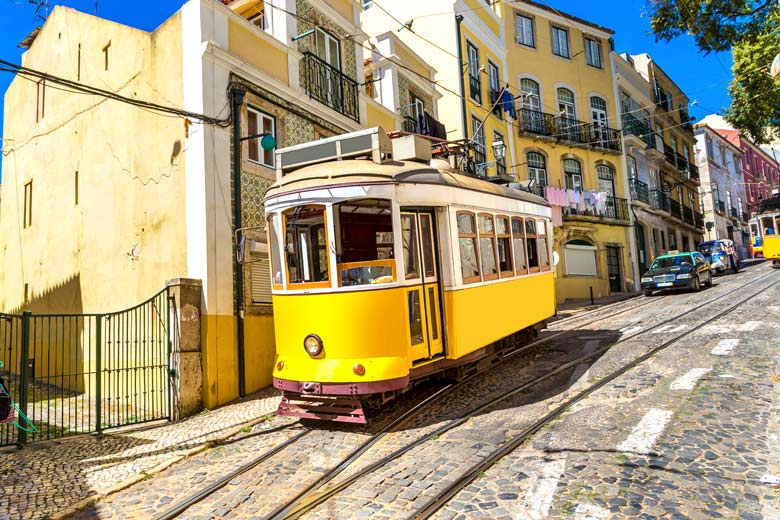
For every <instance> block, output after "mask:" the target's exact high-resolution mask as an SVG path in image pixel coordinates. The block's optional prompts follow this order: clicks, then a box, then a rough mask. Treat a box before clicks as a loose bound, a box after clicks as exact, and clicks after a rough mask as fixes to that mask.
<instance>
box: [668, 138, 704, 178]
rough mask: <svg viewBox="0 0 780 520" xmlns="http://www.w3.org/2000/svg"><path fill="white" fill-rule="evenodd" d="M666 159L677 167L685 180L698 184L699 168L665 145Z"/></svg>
mask: <svg viewBox="0 0 780 520" xmlns="http://www.w3.org/2000/svg"><path fill="white" fill-rule="evenodd" d="M663 151H664V157H665V158H666V161H667V162H668V163H669V164H671V165H672V166H674V167H675V169H676V170H677V171H679V172H680V175H681V176H682V177H683V179H692V180H695V181H697V182H698V180H699V168H698V167H697V166H696V165H695V164H693V163H691V162H690V161H689V160H688V159H686V158H685V156H683V155H680V154H679V153H677V151H676V150H674V149H673V148H672V147H671V146H669V145H668V144H666V142H664V143H663Z"/></svg>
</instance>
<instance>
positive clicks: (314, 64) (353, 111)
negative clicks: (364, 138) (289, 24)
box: [301, 51, 360, 122]
mask: <svg viewBox="0 0 780 520" xmlns="http://www.w3.org/2000/svg"><path fill="white" fill-rule="evenodd" d="M301 67H302V68H303V78H304V83H303V88H304V90H305V92H306V93H307V94H308V95H309V97H310V98H313V99H316V100H317V101H319V102H320V103H322V104H323V105H326V106H328V107H330V108H332V109H333V110H335V111H336V112H338V113H340V114H343V115H345V116H347V117H348V118H350V119H352V120H354V121H357V122H360V108H359V107H360V105H359V103H358V99H359V91H358V84H357V81H355V80H354V79H352V78H350V77H349V76H347V75H345V74H344V73H343V72H341V71H340V70H339V69H337V68H336V67H333V66H332V65H330V64H329V63H327V62H326V61H324V60H322V59H321V58H320V57H318V56H316V55H314V54H312V53H311V52H309V51H306V52H304V53H303V58H302V59H301Z"/></svg>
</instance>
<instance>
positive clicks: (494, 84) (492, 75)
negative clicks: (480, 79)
mask: <svg viewBox="0 0 780 520" xmlns="http://www.w3.org/2000/svg"><path fill="white" fill-rule="evenodd" d="M488 88H489V89H490V106H491V107H495V108H494V109H493V112H494V113H495V112H497V113H499V114H500V112H501V103H499V102H498V101H499V97H500V94H501V80H500V78H499V73H498V66H497V65H496V64H495V63H493V62H491V61H488Z"/></svg>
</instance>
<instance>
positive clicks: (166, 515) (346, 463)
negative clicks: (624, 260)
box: [153, 273, 772, 520]
mask: <svg viewBox="0 0 780 520" xmlns="http://www.w3.org/2000/svg"><path fill="white" fill-rule="evenodd" d="M771 274H772V273H769V274H767V275H763V276H760V277H758V278H755V279H753V280H751V281H749V282H748V283H746V284H743V285H742V286H741V287H746V286H748V285H751V284H753V283H756V282H759V281H761V280H762V279H764V278H766V277H767V276H770V275H771ZM722 297H723V296H717V297H714V298H711V299H710V300H708V301H706V302H704V303H702V304H701V305H706V304H708V303H710V302H712V301H715V300H718V299H720V298H722ZM654 301H655V300H649V301H648V302H646V303H645V302H643V303H642V304H640V305H634V306H631V307H629V308H626V309H620V310H617V311H615V312H612V313H609V314H606V315H599V316H598V317H596V318H594V319H592V320H590V321H587V322H585V323H582V324H577V327H578V329H582V328H584V327H587V326H588V325H591V324H593V323H596V322H599V321H603V320H606V319H609V318H611V317H614V316H618V315H620V314H624V313H626V312H629V311H632V310H634V309H636V308H638V307H641V306H644V305H646V304H649V303H653V302H654ZM681 303H683V302H681ZM599 310H600V309H599ZM581 317H582V316H577V318H581ZM677 317H678V316H675V317H674V318H671V319H667V320H664V321H662V322H660V323H658V324H656V325H654V326H653V327H651V328H648V329H646V330H643V331H641V332H638V333H636V334H632V335H629V336H625V337H623V338H621V339H620V340H619V341H618V342H617V343H620V342H624V341H628V340H630V339H633V338H634V337H636V336H638V335H641V334H644V333H647V332H649V331H651V330H653V329H654V328H658V327H660V326H662V325H664V324H667V323H668V322H669V321H671V320H672V319H677ZM578 329H567V330H564V331H560V332H556V333H554V334H552V335H548V336H547V337H544V338H540V339H539V340H536V341H534V342H532V343H529V344H527V345H524V346H522V347H521V348H519V349H516V350H514V351H512V352H511V353H510V354H509V355H507V356H506V357H505V359H508V358H510V357H515V356H517V355H519V354H521V353H523V352H527V351H529V350H530V349H532V348H535V347H539V346H542V345H544V344H547V343H550V342H552V341H554V340H556V339H558V338H560V337H561V336H563V335H567V334H573V333H574V334H576V333H577V332H580V331H581V330H578ZM617 343H615V344H613V345H611V346H610V348H614V346H615V345H616V344H617ZM594 355H595V354H594V353H591V354H589V355H587V356H583V357H582V358H578V359H576V360H574V361H571V362H569V363H566V364H565V365H562V366H561V367H559V368H558V369H556V370H555V371H554V372H551V373H549V374H547V375H546V376H543V377H542V378H540V379H537V380H534V381H531V382H528V383H525V384H523V385H521V386H520V387H517V388H515V389H514V390H512V391H511V392H510V393H508V394H505V395H503V396H502V397H501V398H499V400H504V399H506V398H508V397H510V396H512V395H516V394H517V393H520V392H522V391H525V390H527V389H528V388H530V387H532V386H534V385H536V384H539V383H541V382H542V381H544V380H547V379H549V378H551V377H554V376H555V375H557V374H559V373H561V372H563V371H565V370H568V369H570V368H572V367H574V366H576V365H577V364H580V363H582V362H583V361H585V360H587V359H590V358H592V357H593V356H594ZM502 362H503V360H502ZM476 375H484V373H478V374H475V375H474V376H470V377H468V378H466V379H464V380H462V381H460V382H459V383H451V384H448V385H446V386H444V387H443V388H440V389H439V390H437V391H436V392H434V393H433V394H431V395H430V396H428V397H427V398H425V399H424V400H423V401H421V402H420V403H418V404H416V405H415V406H414V407H412V408H410V409H409V410H407V411H405V412H404V413H403V414H402V415H400V416H399V417H398V418H396V419H395V420H393V421H392V422H390V423H389V424H388V425H386V426H385V427H383V428H382V429H381V430H380V431H379V432H377V433H376V434H373V435H371V437H370V438H368V439H367V440H365V441H364V442H362V443H360V444H359V445H358V446H357V447H356V448H355V449H354V450H352V451H351V452H350V453H349V455H348V456H346V457H345V458H344V459H343V460H342V461H341V462H339V463H337V464H336V465H335V466H334V467H333V469H332V470H330V471H328V472H327V473H325V474H323V475H322V476H321V477H319V478H317V479H315V480H314V481H313V482H312V483H310V484H309V485H307V486H306V487H305V488H304V489H303V490H302V491H301V492H299V493H298V494H297V495H296V496H295V497H294V498H293V499H291V500H290V501H288V502H287V503H286V504H285V505H284V506H282V507H280V508H278V509H276V510H275V511H274V512H273V513H271V514H269V515H267V516H265V518H273V519H278V518H297V517H298V516H300V515H301V514H303V513H305V512H306V511H308V510H310V509H311V508H313V507H316V505H317V504H318V503H319V502H317V503H311V502H310V499H311V497H320V496H322V495H321V494H315V492H316V491H317V490H318V489H321V488H322V487H323V486H324V485H325V484H327V483H328V482H330V481H332V480H333V479H335V478H336V477H337V476H338V475H340V474H341V473H342V472H343V471H344V470H345V469H347V468H348V467H350V466H351V465H352V464H353V463H354V462H355V461H356V460H357V459H359V458H360V457H361V456H362V455H363V454H365V453H366V452H367V451H368V450H369V449H370V448H371V447H373V446H375V445H376V444H377V443H378V442H379V441H381V440H382V439H383V438H384V437H385V436H386V435H387V434H388V433H389V432H391V431H393V430H395V429H397V428H398V427H399V426H400V425H401V424H403V423H405V422H406V421H408V420H409V419H410V418H411V417H412V416H414V415H415V414H416V413H418V412H419V411H420V410H421V409H423V408H424V407H425V406H427V405H429V404H431V403H432V402H434V401H436V400H438V399H440V398H443V397H444V396H446V395H448V394H449V393H451V392H453V391H454V390H455V389H456V388H457V387H459V386H460V385H461V384H462V383H463V382H465V381H466V380H469V379H472V378H473V377H476ZM494 404H495V402H491V403H487V404H485V405H483V406H481V407H479V408H478V410H473V411H472V412H471V414H470V415H469V416H468V417H465V418H462V419H456V420H455V422H452V423H448V424H447V425H445V426H444V427H441V428H438V429H436V430H435V431H434V432H432V433H429V434H428V435H426V436H424V437H422V438H420V439H418V441H417V442H416V443H415V444H413V445H412V444H410V446H409V447H408V448H406V449H404V451H403V452H402V453H399V452H393V453H392V454H391V455H389V456H388V457H387V458H386V459H387V460H385V459H382V461H380V462H381V464H380V463H374V464H371V465H370V466H367V467H366V468H364V470H361V472H360V473H358V474H354V475H353V476H351V477H349V478H348V479H347V480H345V481H343V484H342V483H339V484H338V485H337V486H338V489H336V490H335V491H331V490H333V489H335V488H330V489H329V490H327V493H329V494H328V496H327V497H325V499H327V498H328V497H330V496H332V495H333V494H335V493H336V492H338V491H340V490H342V489H344V488H346V487H347V486H348V485H350V484H352V483H353V482H355V481H356V480H358V479H359V478H360V477H362V476H364V475H365V474H367V473H370V472H371V471H374V470H376V469H378V468H379V467H381V466H382V465H384V464H386V463H388V462H390V461H391V460H393V459H395V458H397V457H400V456H401V455H403V453H406V452H407V451H409V450H411V449H412V448H414V447H416V446H419V445H420V444H422V443H424V442H426V441H427V440H429V439H430V438H433V437H436V436H438V435H441V434H442V433H444V432H446V431H448V430H450V429H453V428H455V427H457V426H459V425H461V424H463V423H464V422H465V421H466V420H468V418H470V417H471V416H473V415H476V414H478V413H479V412H480V411H482V410H484V409H486V408H489V407H490V406H493V405H494ZM294 424H300V423H298V422H296V423H293V424H291V425H288V427H289V426H293V425H294ZM317 424H320V423H317ZM317 424H315V425H312V426H309V427H308V428H307V430H306V431H304V432H301V433H299V434H297V435H295V436H293V437H292V438H290V439H288V440H286V441H284V442H282V443H281V444H279V445H278V446H275V447H273V448H271V449H269V450H267V451H265V452H264V453H262V454H261V455H259V456H257V457H255V458H253V459H252V460H250V461H249V462H247V463H245V464H243V465H241V466H240V467H238V468H236V470H234V471H232V472H230V473H228V474H226V475H224V476H222V477H220V478H219V479H218V480H217V481H215V482H213V483H211V484H209V485H208V486H206V487H204V488H203V489H201V490H199V491H197V492H196V493H194V494H193V495H191V496H190V497H188V498H187V499H185V500H183V501H181V502H179V503H177V504H176V505H174V506H173V507H172V508H170V509H168V510H166V511H164V512H162V513H160V514H158V515H156V516H154V517H153V518H154V520H168V519H171V518H176V517H178V516H179V515H181V514H182V513H184V512H185V511H187V510H188V509H189V508H190V507H192V506H193V505H195V504H197V503H198V502H201V501H203V500H204V499H206V498H208V497H210V496H212V495H214V494H215V493H217V492H218V491H219V490H220V489H222V488H223V487H225V486H226V485H227V484H229V483H230V482H231V481H232V480H234V479H235V478H237V477H239V476H241V475H243V474H246V473H248V472H250V471H251V470H253V469H254V468H256V467H257V466H258V465H260V464H262V463H264V462H266V461H268V460H269V459H271V458H273V457H275V456H276V455H278V454H279V453H281V452H283V451H284V450H286V449H287V448H290V447H292V446H295V445H296V444H298V443H299V442H300V441H301V440H302V439H303V438H304V437H306V436H308V435H310V434H311V433H313V432H315V431H317V429H316V428H317ZM390 457H392V458H390ZM323 501H324V500H323ZM301 504H306V505H307V507H305V510H304V509H302V508H301ZM309 504H311V505H310V506H308V505H309Z"/></svg>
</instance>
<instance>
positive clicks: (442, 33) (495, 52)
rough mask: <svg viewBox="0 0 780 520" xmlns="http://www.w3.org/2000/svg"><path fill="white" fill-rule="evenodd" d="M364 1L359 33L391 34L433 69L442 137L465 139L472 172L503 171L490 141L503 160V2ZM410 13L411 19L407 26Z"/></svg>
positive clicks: (506, 124)
mask: <svg viewBox="0 0 780 520" xmlns="http://www.w3.org/2000/svg"><path fill="white" fill-rule="evenodd" d="M363 4H364V10H363V14H362V17H361V26H362V28H363V30H364V31H366V32H367V33H368V34H369V35H378V34H384V33H386V32H395V34H396V35H397V37H398V38H399V39H400V40H401V41H403V43H404V44H405V45H406V47H408V48H409V49H411V50H412V51H413V52H414V53H415V54H416V55H418V56H419V57H420V58H421V59H422V60H423V61H424V62H425V63H428V64H430V65H432V66H434V67H435V69H436V70H435V74H434V76H433V80H434V81H435V84H436V87H437V90H438V92H439V94H440V95H441V99H440V100H439V101H438V116H439V117H438V119H439V120H440V121H441V122H442V123H443V124H444V126H445V128H446V129H447V139H449V140H459V139H461V140H464V141H467V142H468V143H469V148H470V152H471V155H472V158H473V165H472V172H473V173H476V174H477V175H479V176H487V177H495V176H497V175H505V174H506V173H507V168H506V164H507V163H506V159H504V158H502V157H500V156H499V157H496V156H495V155H494V152H493V149H494V146H493V145H494V143H503V147H504V148H506V150H507V152H506V157H507V158H508V157H510V156H511V154H510V148H511V146H513V142H512V140H511V139H509V136H510V135H511V132H512V126H511V122H510V121H508V120H507V119H505V118H504V113H503V111H502V110H501V108H500V107H501V103H500V102H498V96H499V95H500V93H501V90H502V88H503V87H504V86H506V85H507V81H508V80H507V71H506V46H505V44H504V38H503V32H504V24H503V22H502V19H501V11H502V10H504V9H506V7H505V5H504V4H502V3H500V2H496V3H494V4H492V5H486V4H485V3H484V2H482V1H479V0H464V1H460V2H453V1H444V2H419V1H414V0H393V1H383V2H378V1H377V2H369V1H367V2H363ZM410 13H414V15H413V21H412V23H411V24H410V25H409V26H408V27H406V26H405V25H404V24H405V23H406V22H407V21H408V20H409V19H410V18H411V17H412V16H410ZM456 42H457V43H459V45H458V44H457V43H456ZM464 69H465V70H464Z"/></svg>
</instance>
